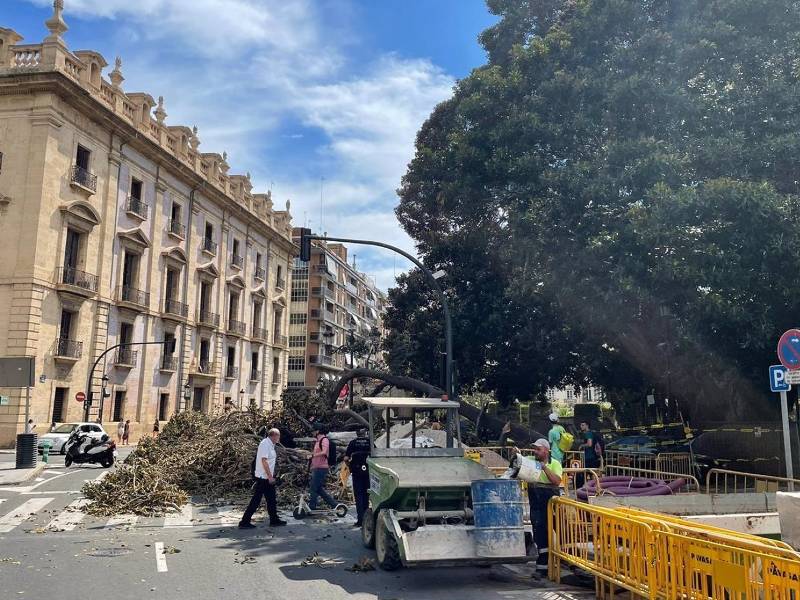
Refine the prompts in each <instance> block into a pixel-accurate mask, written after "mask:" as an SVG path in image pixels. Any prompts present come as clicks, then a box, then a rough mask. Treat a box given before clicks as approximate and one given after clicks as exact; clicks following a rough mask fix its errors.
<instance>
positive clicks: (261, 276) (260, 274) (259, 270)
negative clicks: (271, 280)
mask: <svg viewBox="0 0 800 600" xmlns="http://www.w3.org/2000/svg"><path fill="white" fill-rule="evenodd" d="M253 276H254V277H255V278H256V279H258V280H259V281H264V280H265V279H266V278H267V270H266V269H265V268H264V267H256V271H255V274H254V275H253Z"/></svg>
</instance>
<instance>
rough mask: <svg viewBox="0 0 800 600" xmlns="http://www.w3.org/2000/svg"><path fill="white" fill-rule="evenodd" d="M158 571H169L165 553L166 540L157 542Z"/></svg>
mask: <svg viewBox="0 0 800 600" xmlns="http://www.w3.org/2000/svg"><path fill="white" fill-rule="evenodd" d="M155 549H156V571H158V572H159V573H166V572H167V556H166V555H165V554H164V542H156V543H155Z"/></svg>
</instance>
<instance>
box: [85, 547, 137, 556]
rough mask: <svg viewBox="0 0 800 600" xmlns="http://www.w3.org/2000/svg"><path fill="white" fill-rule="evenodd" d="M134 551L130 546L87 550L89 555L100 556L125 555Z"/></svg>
mask: <svg viewBox="0 0 800 600" xmlns="http://www.w3.org/2000/svg"><path fill="white" fill-rule="evenodd" d="M131 552H133V550H131V549H130V548H98V549H97V550H92V551H91V552H87V553H86V554H88V555H89V556H100V557H103V558H105V557H109V556H124V555H125V554H130V553H131Z"/></svg>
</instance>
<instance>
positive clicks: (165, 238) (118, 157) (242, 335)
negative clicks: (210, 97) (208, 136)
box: [0, 0, 296, 446]
mask: <svg viewBox="0 0 800 600" xmlns="http://www.w3.org/2000/svg"><path fill="white" fill-rule="evenodd" d="M61 12H62V0H56V2H55V3H54V12H53V16H52V17H51V18H50V19H49V20H48V21H47V22H46V23H45V25H46V27H47V29H48V30H49V32H50V34H49V35H48V36H47V37H46V38H45V39H44V41H43V42H42V43H40V44H26V45H23V44H20V41H21V37H20V36H19V35H18V34H17V33H16V32H14V31H13V30H11V29H5V28H0V239H2V240H3V260H2V261H0V356H34V357H35V359H36V385H35V387H34V388H33V389H32V390H31V415H32V417H33V419H34V420H35V421H36V422H38V423H39V424H40V428H45V427H46V425H47V424H49V423H50V422H51V421H56V422H63V421H74V420H80V419H82V418H83V416H84V414H83V413H84V406H83V405H82V404H81V403H79V402H77V401H76V399H75V396H76V393H77V392H87V393H89V392H90V391H91V393H92V395H93V396H94V402H93V403H92V405H91V409H90V418H91V419H92V420H95V419H102V421H103V422H104V423H106V424H109V423H111V422H117V421H119V420H120V419H130V420H131V422H132V423H133V431H134V436H138V435H139V434H142V433H146V432H149V431H150V429H151V426H152V423H153V421H154V420H155V419H159V420H164V419H168V418H169V417H170V415H172V414H173V413H174V412H175V411H181V410H185V409H195V410H201V411H205V412H212V411H214V410H217V409H220V410H221V409H222V408H223V406H225V405H227V406H231V405H234V406H236V405H243V406H244V405H247V404H249V403H251V402H255V403H256V405H258V406H262V407H270V406H272V405H274V404H275V403H276V402H278V401H279V399H280V394H281V391H282V388H283V387H284V385H285V382H286V368H287V357H288V347H287V337H286V334H287V327H288V316H289V315H288V306H289V302H288V299H289V296H288V294H289V277H290V267H291V265H292V262H293V259H294V256H295V255H296V247H295V246H294V244H293V243H292V230H291V217H290V213H289V208H290V207H289V203H288V202H287V203H286V210H275V209H274V207H273V202H272V198H271V195H270V194H268V193H267V194H258V193H254V192H253V186H252V184H251V182H250V176H249V174H247V175H237V174H232V173H230V172H229V166H228V162H227V156H226V155H225V153H223V154H221V155H220V154H217V153H214V152H201V151H200V149H199V147H200V138H199V137H198V131H197V128H196V127H195V128H189V127H185V126H180V125H169V124H168V123H167V121H166V117H167V114H166V110H165V107H164V101H163V99H162V98H159V99H158V101H155V100H154V99H153V98H152V97H151V96H150V95H148V94H146V93H131V92H125V91H123V88H122V84H123V81H124V77H123V74H122V65H121V61H120V60H119V59H117V60H116V63H115V65H114V68H113V70H111V72H110V73H109V75H108V80H107V79H106V78H104V77H103V70H104V69H105V68H106V67H107V63H106V61H105V60H104V58H103V57H102V56H101V55H100V54H99V53H97V52H93V51H80V52H71V51H70V50H69V49H68V47H67V45H66V43H65V42H64V39H63V34H64V33H65V32H66V31H67V25H66V24H65V23H64V20H63V18H62V14H61ZM154 342H167V343H166V344H163V343H158V344H156V343H154ZM118 344H125V345H123V346H121V347H120V348H118V349H116V350H113V351H111V352H106V351H107V350H109V349H112V348H113V347H114V346H116V345H118ZM101 357H102V358H101ZM98 359H99V362H98V364H97V368H96V369H95V370H94V371H93V377H92V379H91V381H89V376H90V371H91V367H92V365H93V363H95V361H97V360H98ZM101 389H104V390H105V394H102V395H104V396H105V398H104V399H103V401H102V403H101V402H100V397H101ZM0 395H1V396H2V397H3V398H4V400H5V401H4V402H3V403H2V405H0V446H4V445H5V446H7V445H9V444H11V443H13V440H14V436H15V434H16V433H18V432H19V431H21V430H22V429H23V420H24V404H25V390H19V389H10V388H0Z"/></svg>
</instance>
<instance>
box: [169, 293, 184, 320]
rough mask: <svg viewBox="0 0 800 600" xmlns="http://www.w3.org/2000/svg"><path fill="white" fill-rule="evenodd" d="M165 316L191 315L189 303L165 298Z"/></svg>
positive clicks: (181, 316)
mask: <svg viewBox="0 0 800 600" xmlns="http://www.w3.org/2000/svg"><path fill="white" fill-rule="evenodd" d="M164 316H165V317H180V318H181V319H185V318H186V317H188V316H189V305H188V304H184V303H183V302H178V301H177V300H173V299H172V298H166V299H165V300H164Z"/></svg>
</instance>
